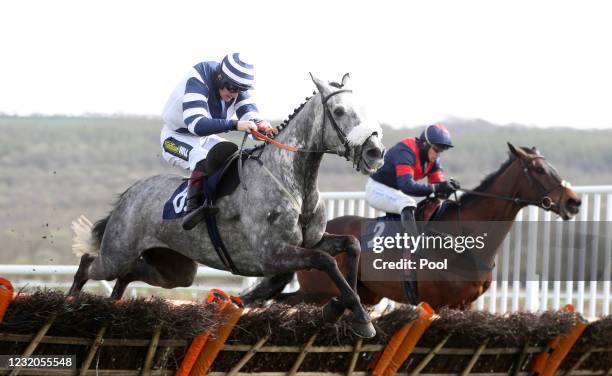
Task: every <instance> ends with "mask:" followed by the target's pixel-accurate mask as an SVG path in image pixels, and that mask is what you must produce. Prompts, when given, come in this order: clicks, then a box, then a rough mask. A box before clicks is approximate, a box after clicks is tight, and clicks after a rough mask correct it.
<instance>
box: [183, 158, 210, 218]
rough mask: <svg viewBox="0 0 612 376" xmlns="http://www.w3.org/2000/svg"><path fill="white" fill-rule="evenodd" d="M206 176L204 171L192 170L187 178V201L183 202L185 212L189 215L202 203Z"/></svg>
mask: <svg viewBox="0 0 612 376" xmlns="http://www.w3.org/2000/svg"><path fill="white" fill-rule="evenodd" d="M205 177H206V174H205V173H204V171H199V170H197V166H196V169H194V170H193V171H192V172H191V176H190V177H189V181H188V182H187V199H186V202H185V212H187V213H191V212H192V211H194V210H195V209H197V208H198V207H200V205H202V204H203V203H204V197H203V192H204V178H205Z"/></svg>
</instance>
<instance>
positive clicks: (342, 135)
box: [251, 89, 353, 160]
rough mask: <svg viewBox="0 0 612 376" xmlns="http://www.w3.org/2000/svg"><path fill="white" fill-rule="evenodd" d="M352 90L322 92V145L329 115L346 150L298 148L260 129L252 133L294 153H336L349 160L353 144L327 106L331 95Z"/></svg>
mask: <svg viewBox="0 0 612 376" xmlns="http://www.w3.org/2000/svg"><path fill="white" fill-rule="evenodd" d="M352 92H353V91H352V90H349V89H340V90H336V91H334V92H333V93H330V94H329V95H327V96H323V94H321V104H322V105H323V108H324V110H323V124H322V125H321V128H322V129H321V145H322V144H323V142H324V140H325V129H326V128H327V127H326V126H325V125H326V123H327V118H328V117H329V119H330V122H331V126H332V128H333V129H334V131H336V134H337V135H338V138H339V139H340V141H341V142H342V146H344V151H342V152H341V151H338V150H331V149H322V150H315V149H304V148H297V147H295V146H291V145H287V144H283V143H281V142H278V141H276V140H274V139H273V138H271V137H268V136H266V135H264V134H263V133H259V132H258V131H251V134H252V135H253V137H255V138H256V139H258V140H259V141H263V142H266V143H269V144H272V145H274V146H276V147H277V148H279V149H283V150H287V151H290V152H293V153H325V154H336V155H339V156H341V157H345V158H346V159H347V160H349V156H350V155H351V145H350V143H349V140H348V138H347V137H346V134H345V133H344V132H343V131H342V129H340V126H338V123H336V120H334V117H333V116H332V115H331V111H330V109H329V107H327V102H328V101H329V100H330V98H331V97H333V96H335V95H338V94H342V93H352Z"/></svg>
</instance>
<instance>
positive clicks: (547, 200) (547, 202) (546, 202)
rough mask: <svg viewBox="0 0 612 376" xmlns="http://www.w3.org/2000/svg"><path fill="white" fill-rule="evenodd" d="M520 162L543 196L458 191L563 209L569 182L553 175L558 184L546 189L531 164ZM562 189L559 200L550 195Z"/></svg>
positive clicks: (547, 208) (523, 170) (541, 157)
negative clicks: (536, 197) (535, 175)
mask: <svg viewBox="0 0 612 376" xmlns="http://www.w3.org/2000/svg"><path fill="white" fill-rule="evenodd" d="M536 159H542V160H546V158H544V157H543V156H541V155H537V156H535V157H533V159H532V161H534V160H536ZM519 160H520V162H521V167H522V168H521V171H522V172H523V174H524V175H525V176H526V177H527V181H528V182H529V186H530V187H532V188H536V189H537V190H538V191H539V193H540V194H541V196H542V197H541V198H540V199H539V200H526V199H524V198H520V197H510V196H503V195H496V194H493V193H487V192H478V191H473V190H469V189H461V188H460V189H457V190H458V191H461V192H464V193H469V194H473V195H476V196H482V197H489V198H494V199H498V200H506V201H511V202H513V203H514V204H516V205H535V206H537V207H540V208H542V209H544V210H546V211H550V210H552V209H553V208H557V210H560V209H561V203H562V202H563V194H564V192H565V190H564V188H566V187H567V185H568V183H567V182H565V181H564V180H561V179H560V178H559V177H558V176H555V175H553V176H554V177H555V178H556V179H557V181H558V184H557V185H555V186H553V187H552V188H550V189H546V187H544V185H543V184H542V182H540V181H539V180H538V179H536V178H535V177H534V176H533V173H532V169H531V168H529V165H528V163H527V162H525V160H523V159H521V158H519ZM558 189H561V196H559V200H557V202H555V201H553V199H552V198H551V197H550V196H549V195H550V193H552V192H555V191H556V190H558ZM456 199H457V197H456V196H455V200H456Z"/></svg>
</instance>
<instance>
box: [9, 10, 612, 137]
mask: <svg viewBox="0 0 612 376" xmlns="http://www.w3.org/2000/svg"><path fill="white" fill-rule="evenodd" d="M611 11H612V3H611V2H608V1H598V0H589V1H565V0H555V1H535V0H528V1H523V0H512V1H490V0H484V1H476V0H462V1H456V0H448V1H447V0H430V1H384V0H380V1H376V2H373V1H368V2H359V1H327V0H326V1H319V0H309V1H301V2H294V1H282V2H281V1H272V0H269V1H242V0H234V1H231V2H228V1H217V2H213V1H203V0H200V1H174V2H170V1H164V2H156V1H135V0H131V1H115V0H104V1H99V0H89V1H82V0H80V1H68V0H53V1H29V0H20V1H10V2H9V1H6V2H2V4H1V5H0V42H1V44H0V45H1V46H2V55H1V57H0V112H3V113H7V114H18V115H28V114H34V113H35V114H68V115H79V114H88V113H95V114H134V115H153V116H157V115H160V113H161V110H162V108H163V105H164V103H165V101H166V99H167V97H168V96H169V94H170V92H171V91H172V89H173V88H174V87H175V85H176V84H177V83H178V81H179V80H180V79H181V78H183V77H184V75H185V74H186V73H187V72H188V71H189V69H190V68H191V67H192V66H193V65H195V64H196V63H198V62H200V61H207V60H217V61H219V60H221V58H222V57H223V56H224V55H225V54H227V53H229V52H233V51H239V52H242V53H244V54H245V56H249V57H250V60H251V61H252V62H253V63H254V64H255V67H256V80H257V81H256V92H255V96H256V98H257V103H258V106H259V108H260V110H261V112H262V114H263V115H264V116H266V117H267V118H270V119H282V118H285V117H286V116H287V115H288V114H289V113H291V112H292V111H293V108H295V107H296V106H297V105H298V104H300V103H301V102H302V101H303V100H304V98H305V97H306V96H307V95H310V94H311V93H312V91H313V90H314V85H313V84H312V81H311V80H310V78H309V75H308V72H313V73H314V74H315V75H317V76H319V77H321V78H324V79H327V80H335V81H337V80H340V77H341V76H342V74H344V73H346V72H350V73H351V77H352V86H353V89H354V92H355V94H359V96H360V97H361V98H362V102H363V103H364V104H365V105H366V107H367V109H368V111H369V112H370V113H372V114H374V115H375V116H376V118H378V119H379V120H380V121H381V122H385V123H388V124H390V125H392V126H396V127H400V126H417V125H423V124H428V123H433V122H437V121H443V120H444V119H448V118H452V117H459V118H468V119H469V118H479V119H484V120H487V121H490V122H493V123H497V124H509V123H520V124H526V125H535V126H540V127H550V126H570V127H576V128H612V113H611V111H610V110H611V106H610V104H611V102H612V101H611V97H612V96H611V95H610V94H611V90H612V22H610V15H611V14H612V12H611Z"/></svg>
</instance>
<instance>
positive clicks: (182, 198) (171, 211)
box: [162, 158, 240, 219]
mask: <svg viewBox="0 0 612 376" xmlns="http://www.w3.org/2000/svg"><path fill="white" fill-rule="evenodd" d="M238 184H240V179H239V178H238V158H234V160H233V161H232V162H231V163H230V164H229V166H228V167H227V168H226V169H225V170H224V169H219V170H217V171H215V172H214V173H213V174H212V175H211V176H210V177H208V179H206V182H205V183H204V200H205V201H206V202H209V203H211V204H213V205H214V204H215V203H216V202H217V201H218V200H219V199H220V198H222V197H224V196H227V195H230V194H231V193H232V192H234V190H236V187H238ZM186 199H187V180H185V181H183V182H182V183H181V184H180V185H179V186H178V187H177V188H176V189H175V190H174V192H173V193H172V195H171V196H170V198H169V199H168V201H166V203H165V204H164V211H163V215H162V217H163V219H176V218H181V217H183V216H185V214H187V213H186V212H185V209H186V205H185V202H186Z"/></svg>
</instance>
